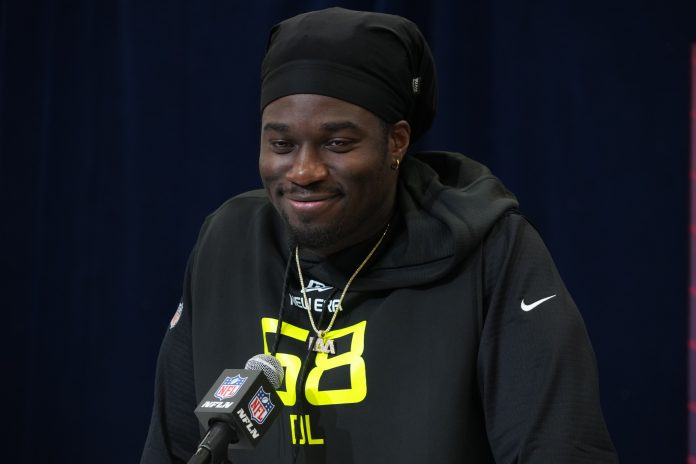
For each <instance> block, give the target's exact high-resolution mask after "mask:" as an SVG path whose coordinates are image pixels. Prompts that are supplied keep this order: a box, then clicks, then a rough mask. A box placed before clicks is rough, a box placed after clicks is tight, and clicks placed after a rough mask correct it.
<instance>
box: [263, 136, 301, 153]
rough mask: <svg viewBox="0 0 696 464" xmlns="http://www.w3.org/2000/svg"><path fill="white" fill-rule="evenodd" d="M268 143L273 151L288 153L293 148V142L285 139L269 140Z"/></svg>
mask: <svg viewBox="0 0 696 464" xmlns="http://www.w3.org/2000/svg"><path fill="white" fill-rule="evenodd" d="M268 144H269V145H270V146H271V150H273V152H274V153H280V154H284V153H290V152H291V151H292V150H293V149H294V148H295V144H293V143H292V142H288V141H287V140H280V139H277V140H270V141H269V142H268Z"/></svg>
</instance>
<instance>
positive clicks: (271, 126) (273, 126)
mask: <svg viewBox="0 0 696 464" xmlns="http://www.w3.org/2000/svg"><path fill="white" fill-rule="evenodd" d="M263 130H264V132H265V131H269V130H273V131H276V132H283V133H285V132H288V131H289V130H290V127H288V125H287V124H283V123H280V122H269V123H266V124H265V125H264V126H263Z"/></svg>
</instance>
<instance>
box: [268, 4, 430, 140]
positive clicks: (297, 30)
mask: <svg viewBox="0 0 696 464" xmlns="http://www.w3.org/2000/svg"><path fill="white" fill-rule="evenodd" d="M261 79H262V84H261V111H263V109H264V108H265V107H266V105H268V104H269V103H271V102H272V101H273V100H276V99H278V98H281V97H284V96H287V95H294V94H299V93H308V94H317V95H326V96H329V97H335V98H339V99H341V100H344V101H347V102H349V103H353V104H355V105H359V106H362V107H363V108H366V109H367V110H369V111H371V112H372V113H374V114H376V115H377V116H379V117H380V118H382V119H383V120H384V121H385V122H387V123H390V124H392V123H395V122H397V121H400V120H402V119H405V120H406V121H408V122H409V124H410V125H411V140H412V141H413V140H415V139H417V138H418V137H419V136H420V135H422V134H423V133H424V132H425V131H426V130H427V129H428V128H429V127H430V124H431V123H432V121H433V118H434V117H435V110H436V105H437V80H436V75H435V65H434V63H433V57H432V54H431V52H430V48H429V47H428V44H427V43H426V41H425V39H424V38H423V35H422V34H421V32H420V30H418V26H416V25H415V24H413V23H412V22H411V21H409V20H407V19H405V18H402V17H400V16H395V15H389V14H383V13H371V12H363V11H351V10H346V9H343V8H329V9H326V10H321V11H313V12H309V13H305V14H301V15H299V16H295V17H293V18H290V19H287V20H285V21H283V22H281V23H279V24H276V25H275V26H274V27H273V28H272V29H271V32H270V35H269V39H268V45H267V48H266V56H265V58H264V60H263V64H262V65H261Z"/></svg>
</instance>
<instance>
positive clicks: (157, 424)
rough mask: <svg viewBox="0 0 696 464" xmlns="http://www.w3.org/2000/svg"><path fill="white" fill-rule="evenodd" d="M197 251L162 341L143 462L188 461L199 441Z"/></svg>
mask: <svg viewBox="0 0 696 464" xmlns="http://www.w3.org/2000/svg"><path fill="white" fill-rule="evenodd" d="M194 256H195V250H194V252H192V253H191V256H190V257H189V261H188V264H187V266H186V275H185V278H184V289H183V296H182V299H181V305H180V308H181V313H180V317H179V319H178V321H177V322H176V323H175V324H174V320H173V321H172V323H171V324H170V326H169V327H168V329H167V333H166V334H165V336H164V340H163V341H162V346H161V348H160V353H159V357H158V359H157V371H156V376H155V400H154V406H153V410H152V418H151V420H150V429H149V431H148V435H147V440H146V441H145V447H144V450H143V454H142V457H141V460H140V463H141V464H180V463H185V462H187V461H188V459H189V458H190V457H191V455H192V454H193V452H194V451H195V450H196V446H197V445H198V441H199V440H200V435H199V429H198V421H197V420H196V417H195V415H194V414H193V410H194V409H195V408H196V395H195V388H194V381H193V374H194V373H193V357H192V348H191V312H192V311H191V310H192V307H191V295H190V281H191V269H192V261H193V259H194Z"/></svg>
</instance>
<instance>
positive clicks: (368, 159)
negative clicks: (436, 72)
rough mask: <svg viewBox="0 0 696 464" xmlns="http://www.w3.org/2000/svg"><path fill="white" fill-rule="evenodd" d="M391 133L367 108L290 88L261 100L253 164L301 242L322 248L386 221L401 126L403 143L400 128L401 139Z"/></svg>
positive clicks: (355, 238)
mask: <svg viewBox="0 0 696 464" xmlns="http://www.w3.org/2000/svg"><path fill="white" fill-rule="evenodd" d="M397 124H398V123H397ZM403 124H406V123H403ZM407 126H408V125H407V124H406V127H407ZM393 133H394V131H392V130H389V129H388V128H385V126H384V124H383V123H382V122H381V121H380V120H379V118H378V117H377V116H375V115H374V114H372V113H371V112H369V111H368V110H366V109H364V108H362V107H359V106H357V105H353V104H351V103H347V102H345V101H343V100H338V99H336V98H332V97H326V96H321V95H308V94H302V95H290V96H287V97H283V98H280V99H278V100H276V101H274V102H272V103H270V104H269V105H268V106H266V108H265V109H264V112H263V116H262V122H261V152H260V156H259V171H260V173H261V179H262V180H263V183H264V186H265V188H266V191H267V193H268V197H269V199H270V201H271V203H272V204H273V206H274V207H275V208H276V210H277V211H278V213H279V214H280V215H281V216H282V217H283V219H284V220H285V222H286V224H287V226H288V229H289V232H290V233H291V234H292V235H293V237H294V238H295V239H296V240H297V242H298V244H299V245H300V246H301V247H303V248H307V249H310V250H312V251H314V252H316V253H320V254H324V255H326V254H330V253H334V252H336V251H339V250H341V249H343V248H346V247H348V246H350V245H353V244H355V243H358V242H360V241H362V240H365V239H367V238H369V237H370V236H372V235H373V234H376V233H378V232H379V231H380V230H381V229H382V228H383V227H385V226H386V223H387V221H388V220H389V217H390V215H391V212H392V208H393V205H394V196H395V191H396V181H397V171H395V170H393V169H390V165H391V164H392V163H393V159H394V157H398V158H399V159H401V158H402V157H403V154H404V153H405V151H406V147H407V146H408V132H406V138H405V146H403V145H404V142H403V141H401V139H403V134H402V133H403V131H401V130H400V131H399V134H401V139H399V137H396V138H395V136H394V134H393Z"/></svg>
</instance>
